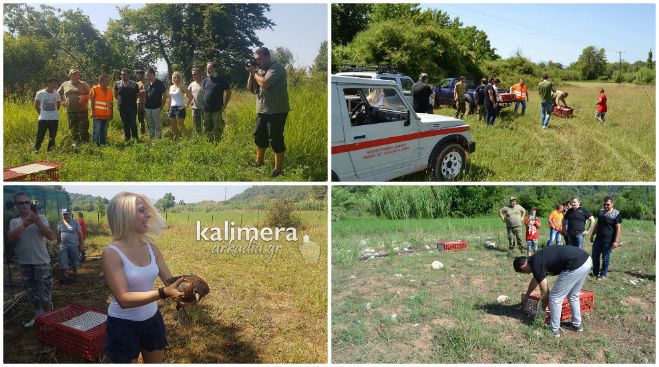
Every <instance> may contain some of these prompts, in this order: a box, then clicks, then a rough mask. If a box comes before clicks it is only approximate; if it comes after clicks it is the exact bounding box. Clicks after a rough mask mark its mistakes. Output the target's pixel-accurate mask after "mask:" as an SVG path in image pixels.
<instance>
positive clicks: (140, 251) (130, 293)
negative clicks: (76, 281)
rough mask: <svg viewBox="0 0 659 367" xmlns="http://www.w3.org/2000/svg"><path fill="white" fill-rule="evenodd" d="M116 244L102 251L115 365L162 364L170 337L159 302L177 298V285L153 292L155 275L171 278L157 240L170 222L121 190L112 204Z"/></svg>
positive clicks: (142, 199)
mask: <svg viewBox="0 0 659 367" xmlns="http://www.w3.org/2000/svg"><path fill="white" fill-rule="evenodd" d="M107 215H108V223H109V225H110V230H111V231H112V238H113V242H112V244H110V245H108V247H106V248H105V250H103V257H102V266H103V273H104V274H105V280H106V282H107V283H108V287H109V288H110V291H111V292H112V295H113V296H114V298H113V299H112V302H111V303H110V306H109V307H108V319H107V323H106V336H105V351H106V354H107V355H108V357H109V359H110V361H111V362H113V363H137V360H138V357H139V355H140V353H141V354H142V359H143V361H144V362H145V363H163V360H164V357H165V347H166V346H167V338H166V331H165V324H164V322H163V318H162V315H161V314H160V311H159V310H158V303H157V301H158V300H159V299H166V298H177V297H179V296H181V295H182V294H183V293H181V292H179V290H178V285H179V283H181V281H182V280H183V278H180V279H179V280H178V281H176V282H175V283H173V284H170V285H168V286H167V287H161V288H159V289H153V283H154V281H155V280H156V277H160V279H161V280H162V281H163V283H164V282H165V281H166V280H167V279H170V278H172V274H171V272H170V271H169V268H168V267H167V264H166V263H165V259H164V258H163V255H162V253H161V252H160V250H159V249H158V248H157V247H156V246H155V245H153V243H152V241H153V237H154V236H155V235H157V234H158V233H160V232H161V231H162V230H163V229H164V228H165V220H164V219H163V218H162V216H161V215H160V214H159V213H158V211H157V210H156V208H155V207H154V206H153V205H152V204H151V203H150V202H149V200H148V199H147V198H146V197H145V196H144V195H140V194H134V193H130V192H121V193H119V194H117V195H116V196H115V197H114V198H112V200H110V204H109V205H108V210H107Z"/></svg>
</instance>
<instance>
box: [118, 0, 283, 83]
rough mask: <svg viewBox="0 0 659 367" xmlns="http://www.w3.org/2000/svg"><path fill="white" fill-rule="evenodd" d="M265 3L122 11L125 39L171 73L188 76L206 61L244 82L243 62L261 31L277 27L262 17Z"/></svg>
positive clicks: (151, 6)
mask: <svg viewBox="0 0 659 367" xmlns="http://www.w3.org/2000/svg"><path fill="white" fill-rule="evenodd" d="M269 10H270V6H269V5H267V4H215V3H212V4H198V3H187V4H185V3H184V4H177V3H171V4H147V5H145V6H144V7H142V8H140V9H129V8H128V7H124V8H121V9H120V10H119V14H120V16H121V20H122V21H125V24H126V25H127V29H126V32H125V36H126V37H135V39H136V41H137V44H138V46H139V47H140V48H141V49H142V50H144V52H146V53H148V54H150V55H152V57H153V58H155V59H163V60H164V61H165V63H166V64H167V73H168V75H171V73H172V72H173V67H174V64H177V65H179V68H180V70H181V71H182V72H183V73H184V74H185V75H187V76H190V72H191V70H192V67H193V66H194V65H200V64H203V63H205V62H206V61H208V60H214V61H216V62H217V63H218V65H219V69H220V70H222V71H224V72H225V73H229V74H230V75H232V76H233V77H234V78H236V77H238V76H240V77H242V78H246V74H245V68H244V65H243V61H244V60H245V59H246V58H247V57H249V56H251V55H252V51H253V50H252V48H254V47H260V46H262V45H263V43H262V42H261V41H260V40H259V38H258V36H257V35H256V31H257V30H260V29H267V28H272V26H273V25H275V24H274V23H273V22H272V21H271V20H270V19H268V18H267V17H266V16H265V15H264V13H265V12H267V11H269Z"/></svg>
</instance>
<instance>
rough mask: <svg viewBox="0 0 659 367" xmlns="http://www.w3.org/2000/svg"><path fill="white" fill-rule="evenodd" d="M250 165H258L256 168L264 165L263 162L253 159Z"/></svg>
mask: <svg viewBox="0 0 659 367" xmlns="http://www.w3.org/2000/svg"><path fill="white" fill-rule="evenodd" d="M248 166H250V167H256V168H258V167H262V166H263V162H261V163H259V162H254V161H251V162H249V164H248Z"/></svg>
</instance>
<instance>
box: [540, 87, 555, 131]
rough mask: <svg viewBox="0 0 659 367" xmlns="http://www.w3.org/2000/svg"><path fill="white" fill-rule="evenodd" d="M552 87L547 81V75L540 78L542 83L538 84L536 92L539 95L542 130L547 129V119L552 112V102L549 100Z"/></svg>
mask: <svg viewBox="0 0 659 367" xmlns="http://www.w3.org/2000/svg"><path fill="white" fill-rule="evenodd" d="M553 88H554V85H553V84H551V82H550V81H549V76H548V75H547V74H545V75H543V76H542V81H541V82H540V84H538V92H539V93H540V123H541V124H542V128H543V129H546V128H547V127H549V118H550V117H551V113H552V112H553V110H554V101H553V100H552V98H551V92H552V89H553Z"/></svg>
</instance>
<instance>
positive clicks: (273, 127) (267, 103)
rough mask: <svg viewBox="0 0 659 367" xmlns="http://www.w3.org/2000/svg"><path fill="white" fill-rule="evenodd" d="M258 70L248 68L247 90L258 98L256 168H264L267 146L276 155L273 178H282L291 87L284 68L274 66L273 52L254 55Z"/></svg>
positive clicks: (277, 65)
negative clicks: (285, 128) (289, 89)
mask: <svg viewBox="0 0 659 367" xmlns="http://www.w3.org/2000/svg"><path fill="white" fill-rule="evenodd" d="M254 59H255V60H256V62H257V64H258V65H257V67H254V66H252V65H247V71H248V72H249V78H248V79H247V90H249V91H252V92H253V93H254V94H256V129H255V130H254V143H256V165H257V166H262V165H263V160H264V158H265V151H266V149H268V146H270V147H272V150H273V151H274V152H275V167H274V169H273V170H272V177H276V176H279V175H281V174H282V169H281V163H282V161H283V159H284V151H285V150H286V146H285V145H284V125H285V124H286V117H287V116H288V111H290V106H289V104H288V89H287V86H288V83H287V82H286V69H285V68H284V66H282V65H280V64H278V63H276V62H272V61H271V59H270V51H269V50H268V49H267V48H265V47H260V48H258V49H256V51H254Z"/></svg>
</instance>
